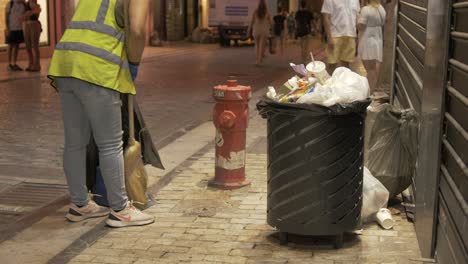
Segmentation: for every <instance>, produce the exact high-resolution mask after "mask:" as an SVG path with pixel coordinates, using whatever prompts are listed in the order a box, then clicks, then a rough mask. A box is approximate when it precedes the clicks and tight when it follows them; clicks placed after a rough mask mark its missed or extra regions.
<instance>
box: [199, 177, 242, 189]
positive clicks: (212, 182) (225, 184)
mask: <svg viewBox="0 0 468 264" xmlns="http://www.w3.org/2000/svg"><path fill="white" fill-rule="evenodd" d="M247 185H250V181H249V180H243V181H240V182H220V181H216V179H211V180H210V181H209V182H208V186H210V187H214V188H218V189H222V190H233V189H239V188H242V187H244V186H247Z"/></svg>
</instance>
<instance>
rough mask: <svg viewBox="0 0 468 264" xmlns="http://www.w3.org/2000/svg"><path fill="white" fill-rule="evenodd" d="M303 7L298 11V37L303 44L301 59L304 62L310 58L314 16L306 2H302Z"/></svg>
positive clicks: (301, 44)
mask: <svg viewBox="0 0 468 264" xmlns="http://www.w3.org/2000/svg"><path fill="white" fill-rule="evenodd" d="M300 7H301V8H300V9H299V11H297V12H296V37H297V38H298V39H299V43H300V46H301V59H302V62H303V63H304V64H307V62H308V61H309V60H310V59H309V58H310V57H309V54H310V37H311V36H310V34H311V33H312V21H313V16H312V12H310V11H309V10H308V9H307V8H306V7H307V6H306V2H305V1H302V2H301V6H300Z"/></svg>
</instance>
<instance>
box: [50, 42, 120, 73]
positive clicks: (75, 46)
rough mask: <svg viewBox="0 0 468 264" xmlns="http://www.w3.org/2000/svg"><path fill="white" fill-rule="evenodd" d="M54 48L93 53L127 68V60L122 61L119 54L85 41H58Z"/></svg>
mask: <svg viewBox="0 0 468 264" xmlns="http://www.w3.org/2000/svg"><path fill="white" fill-rule="evenodd" d="M55 49H56V50H76V51H81V52H84V53H88V54H90V55H93V56H95V57H98V58H101V59H103V60H106V61H109V62H112V63H114V64H117V65H120V67H122V68H124V69H125V68H128V62H127V61H122V60H121V59H120V57H119V56H117V55H115V54H113V53H111V52H109V51H107V50H104V49H101V48H96V47H93V46H91V45H88V44H85V43H80V42H60V43H59V44H57V46H56V47H55Z"/></svg>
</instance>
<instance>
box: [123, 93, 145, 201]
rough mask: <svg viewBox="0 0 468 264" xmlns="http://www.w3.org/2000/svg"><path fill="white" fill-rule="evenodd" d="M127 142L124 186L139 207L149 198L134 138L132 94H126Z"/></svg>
mask: <svg viewBox="0 0 468 264" xmlns="http://www.w3.org/2000/svg"><path fill="white" fill-rule="evenodd" d="M128 123H129V124H128V126H129V133H128V144H127V148H126V149H125V151H124V162H125V186H126V188H127V195H128V198H129V199H130V200H131V201H133V202H134V203H135V206H136V207H137V208H139V209H144V208H146V206H147V205H148V202H149V199H148V196H147V195H146V189H147V184H148V175H147V174H146V170H145V165H144V164H143V160H142V157H141V144H140V142H138V141H136V140H135V124H134V114H133V95H131V94H129V95H128Z"/></svg>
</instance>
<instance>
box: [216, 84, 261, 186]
mask: <svg viewBox="0 0 468 264" xmlns="http://www.w3.org/2000/svg"><path fill="white" fill-rule="evenodd" d="M213 97H214V99H215V100H216V105H215V107H214V110H213V123H214V125H215V127H216V139H215V144H216V154H215V159H216V164H215V177H214V179H212V180H211V181H209V182H208V185H209V186H211V187H216V188H219V189H225V190H229V189H236V188H240V187H243V186H246V185H249V184H250V182H249V181H248V180H246V179H245V157H246V153H245V145H246V130H247V126H248V120H249V100H250V98H251V97H252V88H251V87H250V86H240V85H238V84H237V81H236V80H228V81H227V85H219V86H216V87H214V89H213Z"/></svg>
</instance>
